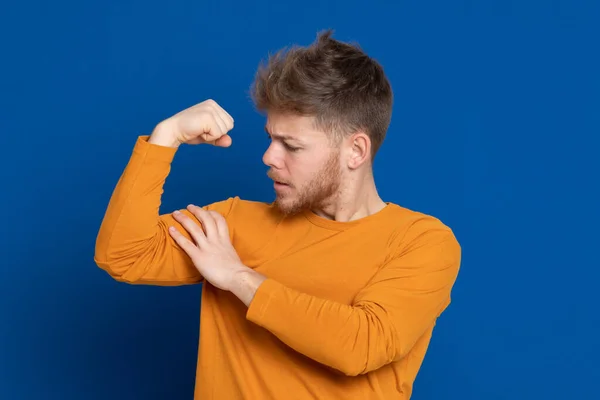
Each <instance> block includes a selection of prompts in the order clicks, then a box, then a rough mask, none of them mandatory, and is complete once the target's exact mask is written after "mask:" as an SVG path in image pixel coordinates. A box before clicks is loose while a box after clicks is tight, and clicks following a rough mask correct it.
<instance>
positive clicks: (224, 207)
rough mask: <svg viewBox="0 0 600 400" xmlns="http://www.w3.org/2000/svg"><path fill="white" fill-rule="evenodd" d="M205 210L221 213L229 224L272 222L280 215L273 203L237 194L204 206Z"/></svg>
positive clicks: (277, 220) (279, 217)
mask: <svg viewBox="0 0 600 400" xmlns="http://www.w3.org/2000/svg"><path fill="white" fill-rule="evenodd" d="M205 208H206V209H207V210H211V211H216V212H218V213H219V214H221V215H223V216H224V217H225V219H227V221H228V222H229V223H231V224H236V225H237V224H239V223H244V222H247V223H251V224H253V225H254V224H255V223H256V222H267V223H268V222H269V221H270V222H273V223H275V224H276V223H277V222H279V221H280V220H281V218H282V217H281V215H280V214H279V213H278V212H277V209H276V208H275V207H274V206H273V203H267V202H263V201H255V200H248V199H242V198H240V197H239V196H234V197H229V198H227V199H224V200H220V201H217V202H214V203H211V204H209V205H207V206H205Z"/></svg>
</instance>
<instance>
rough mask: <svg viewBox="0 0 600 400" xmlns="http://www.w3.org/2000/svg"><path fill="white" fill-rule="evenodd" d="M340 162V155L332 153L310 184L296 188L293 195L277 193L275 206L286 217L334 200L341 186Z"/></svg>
mask: <svg viewBox="0 0 600 400" xmlns="http://www.w3.org/2000/svg"><path fill="white" fill-rule="evenodd" d="M339 160H340V156H339V153H338V152H335V151H334V152H332V154H331V156H330V157H329V159H328V160H327V161H326V162H325V163H324V164H323V166H322V167H321V168H320V169H319V171H318V172H317V173H316V174H315V175H314V176H313V177H312V178H311V179H310V180H309V181H308V182H306V183H304V184H303V185H302V186H299V187H294V188H293V189H292V190H293V192H292V193H276V198H275V202H274V205H275V206H276V207H277V209H278V210H279V211H280V212H281V213H283V214H284V215H294V214H298V213H300V212H302V211H304V210H310V209H312V208H315V207H320V206H323V205H325V204H327V203H329V202H331V201H332V200H334V198H335V196H337V195H338V193H339V189H340V185H341V175H342V174H341V169H340V164H339Z"/></svg>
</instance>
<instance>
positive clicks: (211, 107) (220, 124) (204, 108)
mask: <svg viewBox="0 0 600 400" xmlns="http://www.w3.org/2000/svg"><path fill="white" fill-rule="evenodd" d="M232 129H233V118H232V117H231V115H229V113H228V112H227V111H225V110H224V109H223V108H222V107H221V106H220V105H219V104H217V103H216V102H215V101H214V100H206V101H203V102H202V103H198V104H196V105H193V106H192V107H189V108H186V109H185V110H183V111H180V112H179V113H177V114H175V115H173V116H172V117H170V118H168V119H166V120H164V121H162V122H161V123H159V124H158V125H157V126H156V128H155V129H154V131H153V132H152V134H151V135H150V138H149V140H148V142H149V143H153V144H158V145H161V146H168V147H175V148H176V147H179V145H180V144H182V143H187V144H201V143H208V144H212V145H214V146H219V147H229V146H231V137H230V136H229V135H228V132H229V131H230V130H232Z"/></svg>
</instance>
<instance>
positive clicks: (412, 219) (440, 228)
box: [390, 203, 461, 258]
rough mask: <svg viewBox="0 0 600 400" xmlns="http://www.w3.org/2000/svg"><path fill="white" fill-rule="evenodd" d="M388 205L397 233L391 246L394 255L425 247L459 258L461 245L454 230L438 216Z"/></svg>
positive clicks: (392, 204) (396, 205) (391, 220)
mask: <svg viewBox="0 0 600 400" xmlns="http://www.w3.org/2000/svg"><path fill="white" fill-rule="evenodd" d="M390 207H391V210H390V211H391V212H390V214H391V215H390V217H391V218H390V222H391V223H392V224H394V225H395V228H396V230H397V233H398V235H397V240H396V243H395V244H394V246H393V247H394V252H395V254H396V255H402V254H406V253H408V252H412V251H413V250H416V249H419V248H421V249H425V248H427V249H431V250H432V251H436V250H437V251H442V252H444V253H447V254H450V255H451V257H459V258H460V252H461V246H460V243H459V241H458V239H457V237H456V235H455V234H454V231H453V230H452V228H451V227H450V226H448V225H447V224H445V223H444V222H442V220H440V219H439V218H438V217H436V216H434V215H431V214H427V213H424V212H420V211H416V210H412V209H409V208H406V207H403V206H400V205H398V204H394V203H390Z"/></svg>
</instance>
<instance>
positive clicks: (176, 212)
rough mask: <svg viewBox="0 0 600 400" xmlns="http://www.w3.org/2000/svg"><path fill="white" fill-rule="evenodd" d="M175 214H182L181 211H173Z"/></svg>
mask: <svg viewBox="0 0 600 400" xmlns="http://www.w3.org/2000/svg"><path fill="white" fill-rule="evenodd" d="M173 214H175V215H179V214H181V213H180V212H179V210H175V211H173Z"/></svg>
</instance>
